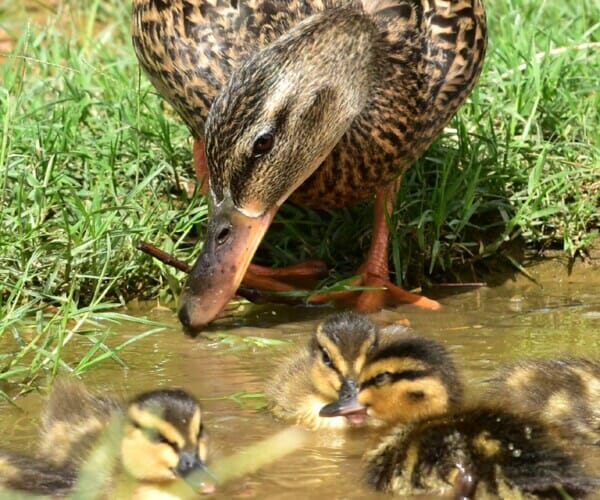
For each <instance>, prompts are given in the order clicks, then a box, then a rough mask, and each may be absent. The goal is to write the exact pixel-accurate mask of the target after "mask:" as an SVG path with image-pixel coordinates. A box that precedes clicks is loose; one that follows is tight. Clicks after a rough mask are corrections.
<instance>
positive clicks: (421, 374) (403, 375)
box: [360, 370, 433, 391]
mask: <svg viewBox="0 0 600 500" xmlns="http://www.w3.org/2000/svg"><path fill="white" fill-rule="evenodd" d="M432 373H433V370H403V371H401V372H397V373H390V374H389V378H388V379H387V380H386V383H387V382H391V383H395V382H398V381H399V380H418V379H420V378H425V377H428V376H429V375H431V374H432ZM376 379H377V376H375V377H372V378H370V379H369V380H367V381H365V382H363V383H362V384H361V385H360V390H361V391H362V390H363V389H365V388H367V387H370V386H372V385H378V384H377V382H376Z"/></svg>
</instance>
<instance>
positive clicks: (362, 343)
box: [309, 312, 379, 423]
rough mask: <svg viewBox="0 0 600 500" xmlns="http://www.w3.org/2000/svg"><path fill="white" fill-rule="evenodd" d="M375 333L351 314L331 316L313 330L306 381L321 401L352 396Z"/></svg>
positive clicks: (360, 418)
mask: <svg viewBox="0 0 600 500" xmlns="http://www.w3.org/2000/svg"><path fill="white" fill-rule="evenodd" d="M378 334H379V330H378V328H377V326H376V325H375V324H374V323H373V322H372V321H371V320H370V319H369V318H368V317H367V316H364V315H360V314H356V313H352V312H346V313H340V314H336V315H334V316H331V317H330V318H328V319H327V320H325V321H324V322H323V323H321V324H320V325H319V326H318V327H317V330H316V332H315V333H314V334H313V336H312V338H311V341H310V346H309V350H310V356H311V368H310V379H311V382H312V384H313V386H314V388H315V391H316V392H317V393H318V394H319V395H320V396H321V397H322V398H323V399H325V400H329V401H335V400H337V399H338V398H339V399H344V400H345V399H349V398H352V397H356V392H357V388H358V385H357V382H358V375H359V373H360V371H361V370H362V368H363V366H364V364H365V361H366V359H367V357H368V356H369V354H370V353H371V352H372V351H373V350H374V349H375V348H376V347H377V345H378V342H379V335H378ZM322 416H323V415H322ZM325 416H326V415H325ZM349 418H350V420H351V422H353V423H362V421H363V420H364V416H360V415H358V414H356V415H353V416H351V417H349Z"/></svg>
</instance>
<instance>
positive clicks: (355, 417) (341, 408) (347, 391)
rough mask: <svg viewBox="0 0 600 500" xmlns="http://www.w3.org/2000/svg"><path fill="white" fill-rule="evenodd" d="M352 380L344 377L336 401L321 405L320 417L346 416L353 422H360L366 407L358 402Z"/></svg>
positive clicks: (365, 414) (364, 416)
mask: <svg viewBox="0 0 600 500" xmlns="http://www.w3.org/2000/svg"><path fill="white" fill-rule="evenodd" d="M357 392H358V391H357V387H356V383H355V382H354V380H352V379H349V378H345V379H344V380H343V381H342V386H341V388H340V397H339V399H338V400H337V401H334V402H333V403H329V404H328V405H325V406H323V408H321V410H320V411H319V416H320V417H347V418H348V419H349V420H350V421H351V422H352V423H354V424H362V423H363V422H364V420H365V418H366V417H367V407H366V406H363V405H362V404H360V403H359V402H358V399H357Z"/></svg>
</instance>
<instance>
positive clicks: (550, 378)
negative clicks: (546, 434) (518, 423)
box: [489, 358, 600, 445]
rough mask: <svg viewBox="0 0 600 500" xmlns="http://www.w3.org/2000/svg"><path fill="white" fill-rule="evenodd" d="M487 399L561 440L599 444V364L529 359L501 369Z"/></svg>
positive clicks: (566, 360)
mask: <svg viewBox="0 0 600 500" xmlns="http://www.w3.org/2000/svg"><path fill="white" fill-rule="evenodd" d="M489 392H490V397H491V398H494V399H497V400H500V401H503V402H504V403H505V404H506V405H507V407H509V408H512V409H513V410H514V411H517V412H521V413H525V414H529V415H532V416H534V417H535V418H538V419H540V420H541V421H543V422H544V423H546V424H547V425H548V426H549V427H551V428H552V429H553V430H554V431H556V432H557V433H558V434H559V435H560V436H561V437H562V438H564V439H568V440H572V439H576V440H577V441H578V442H581V443H585V444H596V445H598V444H600V361H596V360H589V359H584V358H559V359H545V360H542V359H531V360H526V361H522V362H520V363H517V364H515V365H511V366H506V367H504V368H502V369H501V370H500V371H499V372H498V374H497V375H496V376H495V377H494V378H493V379H491V380H490V391H489Z"/></svg>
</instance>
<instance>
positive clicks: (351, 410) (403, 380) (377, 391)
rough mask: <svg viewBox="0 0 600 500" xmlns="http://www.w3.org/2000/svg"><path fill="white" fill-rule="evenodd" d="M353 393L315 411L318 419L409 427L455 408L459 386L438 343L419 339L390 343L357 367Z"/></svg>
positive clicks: (452, 363) (459, 390) (459, 397)
mask: <svg viewBox="0 0 600 500" xmlns="http://www.w3.org/2000/svg"><path fill="white" fill-rule="evenodd" d="M358 385H359V390H360V393H358V391H355V393H354V394H351V395H349V397H341V398H339V399H338V400H337V401H334V402H332V403H330V404H328V405H327V406H325V407H324V408H322V410H321V415H322V416H336V415H337V416H339V415H347V416H351V415H354V414H355V413H358V414H362V413H364V412H366V413H367V415H368V416H369V417H372V418H374V419H376V420H378V421H381V422H385V423H388V424H389V423H393V424H396V423H409V422H414V421H417V420H422V419H424V418H427V417H432V416H437V415H443V414H445V413H447V412H449V411H451V410H454V409H456V408H458V407H459V405H460V404H461V402H462V397H463V386H462V382H461V380H460V376H459V374H458V371H457V369H456V367H455V365H454V361H453V360H452V358H451V356H450V355H449V354H448V351H447V350H446V349H445V347H444V346H442V345H441V344H440V343H438V342H436V341H434V340H429V339H426V338H423V337H406V338H401V339H398V340H394V341H390V342H389V344H388V345H382V346H381V347H380V348H379V349H377V350H374V351H372V352H371V355H370V356H369V357H368V358H367V360H366V362H365V363H363V367H362V370H361V372H360V376H359V384H358Z"/></svg>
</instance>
